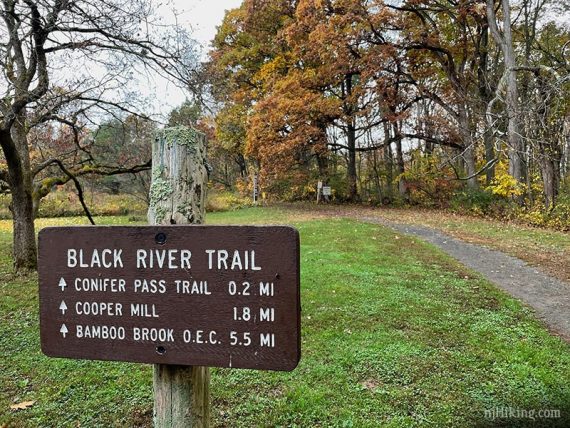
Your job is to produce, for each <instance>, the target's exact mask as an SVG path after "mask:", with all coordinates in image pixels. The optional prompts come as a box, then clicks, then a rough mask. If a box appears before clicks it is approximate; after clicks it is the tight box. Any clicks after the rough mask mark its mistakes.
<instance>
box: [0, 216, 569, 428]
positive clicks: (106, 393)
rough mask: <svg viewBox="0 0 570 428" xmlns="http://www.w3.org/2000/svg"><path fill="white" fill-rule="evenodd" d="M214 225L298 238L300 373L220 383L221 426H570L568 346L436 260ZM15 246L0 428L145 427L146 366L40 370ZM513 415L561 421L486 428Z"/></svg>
mask: <svg viewBox="0 0 570 428" xmlns="http://www.w3.org/2000/svg"><path fill="white" fill-rule="evenodd" d="M297 214H298V213H297ZM82 221H83V220H80V219H74V218H67V219H62V220H57V219H50V220H41V221H39V223H38V226H39V227H42V226H45V225H48V224H50V225H51V224H69V223H74V222H75V223H78V222H82ZM103 221H104V222H107V223H113V224H124V223H128V222H129V221H128V219H127V218H120V217H109V218H105V219H103ZM208 223H210V224H231V223H233V224H236V223H237V224H254V223H255V224H263V223H269V224H275V223H289V224H293V225H295V226H296V227H297V228H298V229H299V231H300V234H301V269H302V278H301V287H302V309H303V310H302V330H303V339H302V359H301V363H300V365H299V366H298V368H297V369H296V370H295V371H293V372H292V373H275V372H258V371H251V370H229V369H214V370H213V373H212V386H211V388H212V389H211V392H212V401H213V411H212V416H213V422H214V425H215V426H228V427H234V426H239V427H252V426H296V427H312V426H326V427H329V426H331V427H332V426H334V427H376V426H389V427H408V426H409V427H413V426H433V427H442V426H450V427H451V426H454V427H468V426H473V427H475V426H476V427H480V426H489V427H491V426H560V427H563V426H570V385H569V383H568V379H569V378H570V346H569V345H568V344H566V343H564V342H562V341H561V340H560V339H559V338H556V337H553V336H550V335H549V334H548V332H547V331H546V329H545V328H544V327H543V325H541V323H540V322H538V321H537V320H536V319H535V318H534V316H533V314H532V313H531V311H530V310H528V309H527V308H525V307H524V306H522V305H521V304H520V303H518V302H517V301H515V300H514V299H511V298H509V297H508V296H506V295H505V294H504V293H502V292H499V291H497V290H496V289H495V288H494V287H493V286H491V285H490V284H489V283H487V282H486V281H484V280H482V279H480V278H479V277H477V275H474V274H473V273H472V272H469V271H466V270H465V269H464V268H462V267H461V266H459V265H458V264H457V263H455V262H454V261H452V260H451V259H449V258H448V257H446V256H444V255H442V254H441V253H440V252H438V251H436V250H435V249H434V248H433V247H431V246H429V245H425V244H423V243H420V242H418V241H416V240H413V239H410V238H407V237H404V236H402V235H398V234H396V233H394V232H393V231H391V230H388V229H385V228H382V227H380V226H376V225H370V224H363V223H359V222H356V221H353V220H347V219H332V220H331V219H312V218H311V216H309V215H306V216H303V215H292V214H291V212H290V211H288V210H287V209H269V208H257V209H244V210H239V211H235V212H232V213H216V214H211V215H209V216H208ZM10 240H11V235H10V227H9V223H8V222H0V275H1V276H2V280H1V282H0V373H1V379H0V427H4V426H6V427H20V426H23V427H51V426H57V427H60V426H61V427H67V426H69V427H75V426H82V427H109V426H128V427H130V426H149V425H150V421H151V417H152V396H151V369H150V367H149V366H147V365H141V364H126V363H109V362H90V361H73V360H63V359H48V358H46V357H44V356H42V354H41V353H40V350H39V332H38V314H37V278H36V277H35V276H34V275H30V276H14V275H13V274H12V273H11V268H10V260H9V246H10ZM25 401H30V402H31V401H33V402H34V403H33V405H31V407H29V408H27V409H25V410H19V411H13V410H10V406H11V405H13V404H15V403H21V402H25ZM504 407H510V408H512V409H515V410H517V409H518V410H525V411H530V410H536V411H538V410H541V409H548V410H558V411H560V418H556V419H536V420H532V419H528V418H518V419H514V418H511V419H495V420H492V419H491V418H489V417H485V410H488V411H491V410H494V409H497V408H504ZM487 416H489V415H487Z"/></svg>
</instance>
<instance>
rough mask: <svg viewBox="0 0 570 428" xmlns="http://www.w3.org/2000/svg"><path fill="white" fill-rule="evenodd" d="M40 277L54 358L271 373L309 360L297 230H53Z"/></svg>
mask: <svg viewBox="0 0 570 428" xmlns="http://www.w3.org/2000/svg"><path fill="white" fill-rule="evenodd" d="M39 278H40V326H41V344H42V350H43V352H44V353H45V354H46V355H49V356H53V357H68V358H84V359H100V360H118V361H134V362H142V363H160V364H176V365H199V366H217V367H234V368H252V369H269V370H292V369H294V368H295V366H296V365H297V363H298V361H299V358H300V317H299V315H300V295H299V235H298V232H297V231H296V230H295V229H293V228H289V227H284V226H268V227H254V226H189V225H184V226H142V227H105V226H99V227H59V228H46V229H43V230H42V231H41V232H40V236H39Z"/></svg>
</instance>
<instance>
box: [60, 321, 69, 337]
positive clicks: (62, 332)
mask: <svg viewBox="0 0 570 428" xmlns="http://www.w3.org/2000/svg"><path fill="white" fill-rule="evenodd" d="M59 332H60V333H61V334H63V338H64V339H65V335H66V334H67V333H68V332H69V330H68V329H67V327H66V325H65V324H62V325H61V328H60V329H59Z"/></svg>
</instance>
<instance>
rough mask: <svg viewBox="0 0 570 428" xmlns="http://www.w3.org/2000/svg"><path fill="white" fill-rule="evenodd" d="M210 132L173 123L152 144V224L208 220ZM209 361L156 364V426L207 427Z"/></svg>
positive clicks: (208, 419)
mask: <svg viewBox="0 0 570 428" xmlns="http://www.w3.org/2000/svg"><path fill="white" fill-rule="evenodd" d="M207 181H208V173H207V169H206V138H205V136H204V135H203V134H201V133H199V132H197V131H195V130H193V129H188V128H181V127H177V128H168V129H165V130H163V131H162V132H161V134H160V135H159V136H158V138H157V139H156V140H155V143H154V144H153V147H152V184H151V188H150V207H149V211H148V220H149V223H151V224H188V223H202V222H203V221H204V214H205V203H204V202H205V195H206V183H207ZM209 381H210V372H209V368H208V367H198V366H192V367H186V366H168V365H162V364H155V366H154V393H155V403H154V426H155V427H157V428H167V427H168V428H170V427H207V426H209V423H210V407H209V406H210V404H209V403H210V399H209Z"/></svg>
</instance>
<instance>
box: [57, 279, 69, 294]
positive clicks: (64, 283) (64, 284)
mask: <svg viewBox="0 0 570 428" xmlns="http://www.w3.org/2000/svg"><path fill="white" fill-rule="evenodd" d="M58 287H60V288H61V291H64V290H65V287H67V282H65V279H63V278H61V279H60V280H59V285H58Z"/></svg>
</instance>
